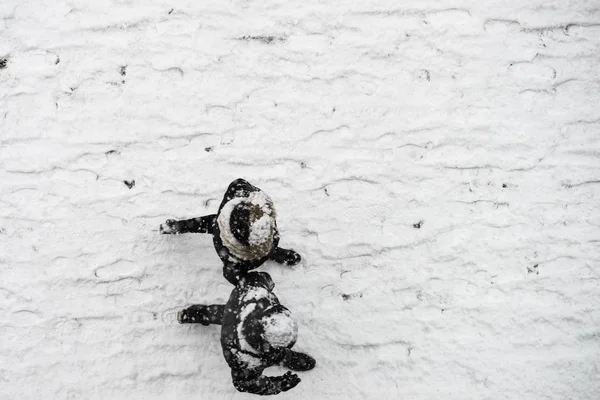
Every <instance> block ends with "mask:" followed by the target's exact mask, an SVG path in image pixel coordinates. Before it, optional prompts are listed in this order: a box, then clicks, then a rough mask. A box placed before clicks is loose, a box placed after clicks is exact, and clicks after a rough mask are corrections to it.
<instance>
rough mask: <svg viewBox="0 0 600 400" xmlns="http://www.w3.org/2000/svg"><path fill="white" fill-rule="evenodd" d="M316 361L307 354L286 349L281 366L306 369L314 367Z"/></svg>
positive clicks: (297, 369)
mask: <svg viewBox="0 0 600 400" xmlns="http://www.w3.org/2000/svg"><path fill="white" fill-rule="evenodd" d="M316 363H317V362H316V361H315V359H314V358H312V357H311V356H309V355H308V354H304V353H298V352H295V351H292V350H288V351H287V354H286V355H285V357H284V358H283V366H284V367H286V368H289V369H291V370H292V371H308V370H311V369H313V368H314V367H315V365H316Z"/></svg>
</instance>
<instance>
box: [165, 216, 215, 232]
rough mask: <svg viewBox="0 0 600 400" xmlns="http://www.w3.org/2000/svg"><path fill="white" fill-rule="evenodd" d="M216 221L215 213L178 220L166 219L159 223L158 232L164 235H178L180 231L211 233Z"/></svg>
mask: <svg viewBox="0 0 600 400" xmlns="http://www.w3.org/2000/svg"><path fill="white" fill-rule="evenodd" d="M216 221H217V215H216V214H211V215H205V216H204V217H197V218H190V219H184V220H180V221H176V220H174V219H168V220H167V221H166V222H165V223H164V224H161V225H160V233H162V234H165V235H178V234H180V233H213V229H214V226H215V223H216Z"/></svg>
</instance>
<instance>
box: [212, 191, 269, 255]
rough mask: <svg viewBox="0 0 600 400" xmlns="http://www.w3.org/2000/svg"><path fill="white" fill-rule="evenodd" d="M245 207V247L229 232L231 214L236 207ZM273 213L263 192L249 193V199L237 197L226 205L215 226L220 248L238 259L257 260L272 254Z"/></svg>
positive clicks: (267, 197)
mask: <svg viewBox="0 0 600 400" xmlns="http://www.w3.org/2000/svg"><path fill="white" fill-rule="evenodd" d="M240 204H242V205H244V206H247V207H248V208H249V209H251V210H252V211H251V212H250V221H249V223H250V226H249V235H248V244H245V243H242V242H240V240H238V239H237V238H236V237H235V235H234V234H233V232H232V231H231V214H232V212H233V210H234V209H235V208H236V207H237V206H238V205H240ZM275 217H276V212H275V208H274V206H273V202H272V200H271V198H270V197H269V196H267V195H266V194H265V193H264V192H262V191H258V192H251V193H250V194H249V195H248V197H236V198H233V199H231V200H230V201H228V202H227V203H225V205H224V206H223V208H222V209H221V212H220V213H219V217H218V218H217V223H218V224H219V231H220V237H221V241H222V242H223V245H224V246H225V247H227V249H228V250H229V252H230V253H231V254H232V255H233V256H235V257H237V258H239V259H241V260H256V259H260V258H262V257H265V256H267V255H268V254H269V252H270V251H271V248H272V246H273V239H274V234H275Z"/></svg>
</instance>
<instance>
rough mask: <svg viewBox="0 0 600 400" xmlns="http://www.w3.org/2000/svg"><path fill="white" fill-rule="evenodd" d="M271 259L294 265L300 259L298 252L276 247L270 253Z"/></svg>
mask: <svg viewBox="0 0 600 400" xmlns="http://www.w3.org/2000/svg"><path fill="white" fill-rule="evenodd" d="M270 258H271V260H273V261H275V262H278V263H279V264H285V265H296V264H298V263H299V262H300V260H302V257H300V254H298V253H296V252H295V251H294V250H288V249H282V248H280V247H278V248H277V249H275V251H274V252H273V254H272V255H271V257H270Z"/></svg>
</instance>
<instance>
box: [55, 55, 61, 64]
mask: <svg viewBox="0 0 600 400" xmlns="http://www.w3.org/2000/svg"><path fill="white" fill-rule="evenodd" d="M59 62H60V57H59V56H56V61H54V65H58V63H59Z"/></svg>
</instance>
